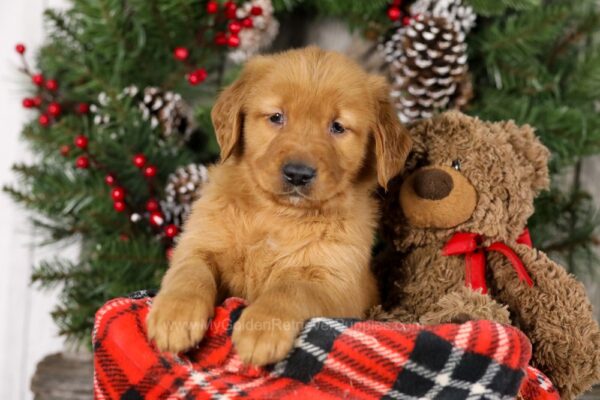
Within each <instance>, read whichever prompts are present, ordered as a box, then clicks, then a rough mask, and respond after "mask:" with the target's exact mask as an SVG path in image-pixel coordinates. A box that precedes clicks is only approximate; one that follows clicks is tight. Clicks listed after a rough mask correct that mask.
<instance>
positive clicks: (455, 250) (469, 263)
mask: <svg viewBox="0 0 600 400" xmlns="http://www.w3.org/2000/svg"><path fill="white" fill-rule="evenodd" d="M481 242H482V236H481V235H479V234H477V233H464V232H458V233H455V234H454V236H452V238H451V239H450V240H449V241H448V242H447V243H446V245H445V246H444V249H443V254H444V255H445V256H456V255H461V254H464V255H465V283H466V285H467V286H468V287H471V288H472V289H475V290H477V289H481V291H482V292H483V293H484V294H485V293H487V284H486V282H485V253H486V252H487V251H497V252H498V253H501V254H503V255H504V256H505V257H506V258H507V259H508V261H510V263H511V264H512V266H513V268H514V269H515V271H516V272H517V275H518V276H519V279H520V280H521V281H525V282H526V283H527V285H529V286H533V280H532V279H531V277H530V276H529V274H528V273H527V270H526V269H525V266H524V265H523V262H522V261H521V259H520V258H519V256H518V255H517V253H515V251H514V250H513V249H511V248H510V247H508V246H507V245H506V244H504V243H502V242H495V243H492V244H491V245H489V246H488V247H481ZM517 243H521V244H524V245H527V246H529V247H532V244H531V237H530V236H529V230H528V229H527V228H525V230H524V231H523V233H522V234H521V236H519V238H518V239H517Z"/></svg>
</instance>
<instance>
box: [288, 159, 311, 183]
mask: <svg viewBox="0 0 600 400" xmlns="http://www.w3.org/2000/svg"><path fill="white" fill-rule="evenodd" d="M282 173H283V179H285V181H286V182H289V183H290V184H291V185H294V186H305V185H308V184H309V183H310V181H312V180H313V179H315V176H317V170H316V169H314V168H312V167H309V166H308V165H306V164H299V163H288V164H285V165H284V166H283V168H282Z"/></svg>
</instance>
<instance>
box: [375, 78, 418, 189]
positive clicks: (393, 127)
mask: <svg viewBox="0 0 600 400" xmlns="http://www.w3.org/2000/svg"><path fill="white" fill-rule="evenodd" d="M369 80H370V81H369V83H370V85H371V87H372V88H373V90H374V91H375V101H376V104H375V107H376V109H377V115H376V118H377V120H376V121H375V126H374V128H373V135H374V138H375V156H376V158H377V180H378V182H379V184H380V185H381V186H382V187H383V188H384V189H386V190H387V183H388V182H389V180H390V179H392V178H393V177H394V176H396V175H398V173H400V172H401V171H402V169H403V168H404V163H405V162H406V157H408V153H409V152H410V148H411V143H412V142H411V139H410V136H409V135H408V131H407V129H406V128H405V127H404V126H403V125H402V124H401V123H400V120H399V119H398V115H397V114H396V110H395V109H394V106H393V105H392V102H391V100H390V88H389V86H388V84H387V82H386V80H385V78H383V77H381V76H372V77H370V78H369Z"/></svg>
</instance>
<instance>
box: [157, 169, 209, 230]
mask: <svg viewBox="0 0 600 400" xmlns="http://www.w3.org/2000/svg"><path fill="white" fill-rule="evenodd" d="M206 182H208V170H207V169H206V167H205V166H204V165H202V164H189V165H187V166H185V167H179V168H177V170H176V171H175V172H174V173H172V174H171V175H169V178H168V179H167V185H166V186H165V199H164V200H163V201H161V209H162V211H163V213H164V215H165V220H166V221H167V223H169V224H175V225H178V226H181V225H183V222H184V221H185V219H186V218H187V217H188V215H189V214H190V211H191V210H192V204H193V203H194V202H195V201H196V200H198V199H199V198H200V196H202V188H203V187H204V185H205V184H206Z"/></svg>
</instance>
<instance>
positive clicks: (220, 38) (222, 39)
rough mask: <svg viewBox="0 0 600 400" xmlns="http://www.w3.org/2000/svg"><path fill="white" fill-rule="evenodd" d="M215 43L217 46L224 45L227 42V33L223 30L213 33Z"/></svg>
mask: <svg viewBox="0 0 600 400" xmlns="http://www.w3.org/2000/svg"><path fill="white" fill-rule="evenodd" d="M215 44H216V45H217V46H225V45H226V44H227V35H225V33H223V32H217V33H216V34H215Z"/></svg>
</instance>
